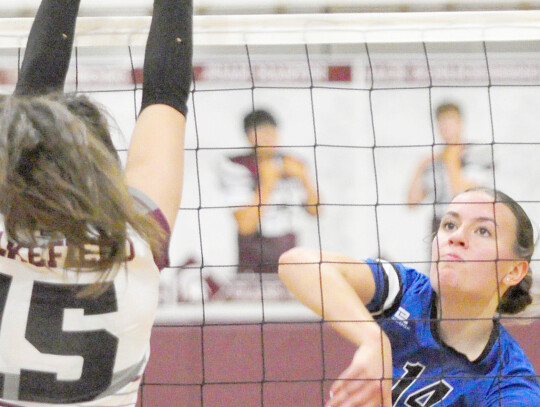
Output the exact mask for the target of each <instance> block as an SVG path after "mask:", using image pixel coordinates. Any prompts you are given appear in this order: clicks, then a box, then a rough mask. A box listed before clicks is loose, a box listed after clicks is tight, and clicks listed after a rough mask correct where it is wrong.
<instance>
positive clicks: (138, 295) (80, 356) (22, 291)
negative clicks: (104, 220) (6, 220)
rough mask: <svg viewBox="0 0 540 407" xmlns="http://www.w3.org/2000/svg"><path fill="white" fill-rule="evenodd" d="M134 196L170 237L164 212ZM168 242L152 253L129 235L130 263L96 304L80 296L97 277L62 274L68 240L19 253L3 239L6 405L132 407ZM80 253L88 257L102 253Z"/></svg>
mask: <svg viewBox="0 0 540 407" xmlns="http://www.w3.org/2000/svg"><path fill="white" fill-rule="evenodd" d="M132 195H133V196H134V197H135V199H137V200H138V201H139V202H141V203H142V204H143V205H144V206H145V208H146V209H147V210H148V216H154V217H155V218H156V219H158V220H159V222H160V223H161V224H162V225H163V227H164V229H165V230H166V232H167V233H168V235H170V230H169V227H168V225H167V222H166V220H165V218H164V217H163V215H162V213H161V211H160V210H159V209H158V208H157V207H156V206H155V205H154V204H152V203H151V202H150V201H149V200H148V198H146V197H145V196H144V195H143V194H142V193H141V192H139V191H132ZM167 241H168V239H167ZM166 246H168V243H167V244H164V247H163V250H162V251H161V253H160V254H153V253H152V252H151V250H150V247H149V246H148V244H147V243H146V242H145V241H144V240H142V239H141V238H140V237H139V236H138V235H136V234H135V233H134V232H132V231H131V232H130V233H129V243H128V244H127V245H126V258H127V262H126V266H125V267H121V268H120V270H119V271H118V273H117V274H116V275H115V276H114V280H113V281H114V283H113V284H112V285H110V286H109V287H108V288H107V289H106V290H105V291H104V292H103V293H102V294H99V296H98V297H97V298H96V297H95V296H80V295H77V293H78V292H79V291H80V290H81V289H83V288H85V287H88V286H90V285H91V284H93V283H94V282H95V281H96V280H97V279H98V278H99V275H98V274H97V273H94V272H75V271H70V270H66V269H64V268H63V267H62V264H63V261H64V259H65V256H66V253H67V247H66V246H65V244H64V242H58V243H57V244H56V245H54V246H48V247H43V248H42V247H33V248H26V247H16V246H14V245H13V244H11V243H9V242H8V239H7V237H6V236H5V233H2V235H1V238H0V406H9V407H11V406H15V407H18V406H21V407H34V406H43V407H45V406H70V407H74V406H81V407H82V406H103V407H104V406H109V407H111V406H118V407H119V406H135V403H136V400H137V392H138V388H139V383H140V380H141V376H142V373H143V371H144V368H145V366H146V363H147V361H148V357H149V350H150V333H151V329H152V325H153V322H154V315H155V311H156V306H157V301H158V280H159V269H160V268H163V267H165V266H166V263H167V262H168V258H167V251H168V248H167V247H166ZM82 255H84V256H85V260H89V261H91V259H92V258H94V259H95V258H96V256H99V249H98V248H97V246H89V247H87V248H85V250H84V252H83V253H82Z"/></svg>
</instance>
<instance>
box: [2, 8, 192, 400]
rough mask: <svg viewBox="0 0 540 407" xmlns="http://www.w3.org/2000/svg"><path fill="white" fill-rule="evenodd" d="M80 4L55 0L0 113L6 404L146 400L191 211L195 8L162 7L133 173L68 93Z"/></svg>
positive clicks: (150, 48)
mask: <svg viewBox="0 0 540 407" xmlns="http://www.w3.org/2000/svg"><path fill="white" fill-rule="evenodd" d="M78 8H79V1H78V0H43V2H42V4H41V6H40V9H39V10H38V13H37V15H36V18H35V20H34V24H33V26H32V30H31V32H30V36H29V39H28V45H27V49H26V51H25V58H24V61H23V65H22V68H21V72H20V77H19V80H18V83H17V87H16V91H15V94H14V95H13V96H11V97H8V98H6V99H5V100H3V101H2V104H1V106H0V155H1V157H0V163H1V164H0V212H1V213H2V216H3V226H4V227H3V228H2V230H1V238H0V406H9V407H11V406H16V407H17V406H22V407H30V406H134V405H135V403H136V400H137V392H138V387H139V383H140V379H141V375H142V373H143V371H144V368H145V365H146V363H147V361H148V357H149V348H150V346H149V340H150V333H151V328H152V324H153V321H154V314H155V309H156V305H157V295H158V278H159V269H160V268H162V267H164V266H165V265H166V264H167V261H168V259H167V251H168V242H169V236H170V227H172V226H173V225H174V223H175V218H176V214H177V211H178V207H179V203H180V197H181V189H182V178H183V148H184V147H183V146H184V131H185V120H186V119H185V116H186V111H187V108H186V102H187V99H188V95H189V88H190V84H191V71H192V63H191V59H192V2H191V0H155V2H154V11H153V18H152V24H151V27H150V34H149V38H148V42H147V47H146V54H145V62H144V83H143V87H144V90H143V100H142V106H141V112H140V115H139V117H138V119H137V123H136V126H135V129H134V133H133V135H132V139H131V144H130V147H129V152H128V158H127V165H126V169H125V172H123V171H122V170H121V168H120V163H119V161H118V159H117V157H116V155H115V154H114V153H115V152H114V151H112V143H111V140H110V138H109V132H108V130H107V128H106V127H105V123H106V121H105V119H104V118H103V116H101V115H100V114H99V111H98V110H97V109H96V108H95V106H93V105H92V104H91V103H90V102H89V101H88V100H87V99H84V98H83V99H81V98H78V97H74V96H72V95H70V96H65V97H64V96H62V95H59V94H58V93H59V92H61V91H62V89H63V84H64V80H65V77H66V72H67V68H68V65H69V59H70V55H71V48H72V42H73V35H74V32H75V22H76V16H77V12H78ZM49 92H56V93H55V94H54V95H52V96H49V95H48V93H49Z"/></svg>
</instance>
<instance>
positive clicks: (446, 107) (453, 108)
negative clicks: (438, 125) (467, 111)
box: [435, 102, 461, 119]
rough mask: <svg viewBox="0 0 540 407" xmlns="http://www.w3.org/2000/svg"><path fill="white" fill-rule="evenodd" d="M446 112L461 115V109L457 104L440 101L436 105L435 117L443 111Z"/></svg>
mask: <svg viewBox="0 0 540 407" xmlns="http://www.w3.org/2000/svg"><path fill="white" fill-rule="evenodd" d="M447 112H456V113H457V114H458V115H459V116H461V110H460V108H459V106H458V105H456V104H455V103H450V102H448V103H442V104H440V105H439V106H437V110H436V111H435V117H436V118H437V119H438V118H439V116H441V115H442V114H443V113H447Z"/></svg>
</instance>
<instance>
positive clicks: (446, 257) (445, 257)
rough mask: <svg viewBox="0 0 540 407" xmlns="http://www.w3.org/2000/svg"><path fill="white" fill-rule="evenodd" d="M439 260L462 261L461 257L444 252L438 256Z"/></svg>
mask: <svg viewBox="0 0 540 407" xmlns="http://www.w3.org/2000/svg"><path fill="white" fill-rule="evenodd" d="M439 260H440V261H463V259H462V258H461V257H460V256H458V255H457V254H455V253H445V254H443V255H442V256H441V257H440V258H439Z"/></svg>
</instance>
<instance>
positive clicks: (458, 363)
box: [367, 259, 540, 407]
mask: <svg viewBox="0 0 540 407" xmlns="http://www.w3.org/2000/svg"><path fill="white" fill-rule="evenodd" d="M367 263H368V264H369V266H370V267H371V270H372V272H373V276H374V278H375V283H376V292H375V295H374V297H373V300H372V301H371V303H370V304H368V309H369V310H370V312H372V314H373V316H374V317H375V318H376V319H377V321H378V322H379V324H380V325H381V327H382V328H383V330H384V331H385V333H386V334H387V336H388V337H389V339H390V342H391V344H392V363H393V377H394V381H393V387H392V401H393V405H394V406H408V407H432V406H436V407H439V406H440V407H442V406H445V407H458V406H474V407H507V406H515V407H517V406H519V407H538V406H540V386H539V382H538V377H537V376H536V373H535V372H534V369H533V367H532V365H531V363H530V362H529V360H528V359H527V356H526V355H525V353H524V352H523V350H522V349H521V347H520V346H519V345H518V343H517V342H516V340H515V339H514V338H512V337H511V335H510V334H509V333H508V331H507V330H506V329H505V328H504V327H503V326H501V325H500V324H498V323H495V325H494V326H495V328H494V330H493V332H492V334H491V338H490V340H489V342H488V344H487V346H486V348H485V349H484V352H483V353H482V354H481V355H480V356H479V357H478V358H477V359H476V360H475V361H472V362H471V361H469V360H468V359H467V357H465V355H463V354H461V353H459V352H457V351H456V350H454V349H452V348H450V347H449V346H446V345H445V344H444V343H443V342H442V340H441V339H440V338H439V336H438V333H437V329H436V323H435V322H433V321H435V319H436V307H435V306H434V305H435V300H436V295H435V293H434V291H433V289H432V287H431V283H430V281H429V277H427V276H425V275H423V274H421V273H419V272H418V271H416V270H414V269H411V268H407V267H405V266H404V265H402V264H394V263H388V262H376V261H374V260H371V259H369V260H367Z"/></svg>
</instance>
